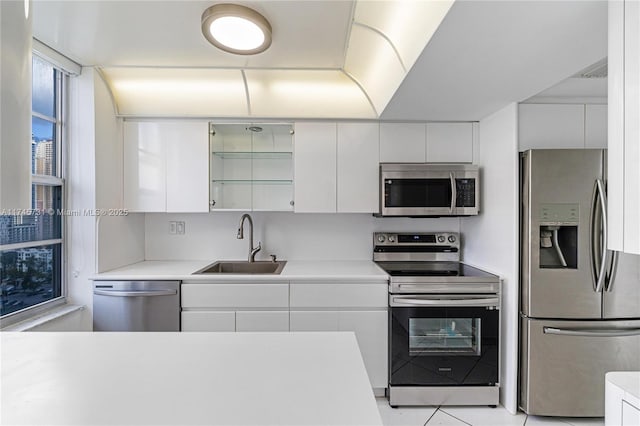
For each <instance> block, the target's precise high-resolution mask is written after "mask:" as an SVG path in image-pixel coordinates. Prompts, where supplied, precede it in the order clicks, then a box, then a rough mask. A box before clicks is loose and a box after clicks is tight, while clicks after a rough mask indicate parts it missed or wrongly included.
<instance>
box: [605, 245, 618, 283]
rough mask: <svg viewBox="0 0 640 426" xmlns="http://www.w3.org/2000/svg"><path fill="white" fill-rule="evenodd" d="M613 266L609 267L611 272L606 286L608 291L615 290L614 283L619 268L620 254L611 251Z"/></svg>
mask: <svg viewBox="0 0 640 426" xmlns="http://www.w3.org/2000/svg"><path fill="white" fill-rule="evenodd" d="M611 253H612V255H611V265H610V266H609V272H608V273H607V282H606V284H605V288H604V289H605V290H606V291H612V290H613V282H614V281H615V279H616V269H617V268H618V252H617V251H613V250H612V251H611Z"/></svg>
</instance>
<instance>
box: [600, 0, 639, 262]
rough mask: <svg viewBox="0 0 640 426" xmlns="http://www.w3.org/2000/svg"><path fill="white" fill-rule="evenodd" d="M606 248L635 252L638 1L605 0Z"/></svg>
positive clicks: (637, 147)
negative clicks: (606, 73)
mask: <svg viewBox="0 0 640 426" xmlns="http://www.w3.org/2000/svg"><path fill="white" fill-rule="evenodd" d="M608 64H609V65H608V67H609V77H608V93H609V102H608V108H609V114H608V124H609V126H608V136H609V138H608V148H609V150H608V162H609V167H608V185H607V186H608V205H609V216H608V223H609V238H608V244H607V245H608V247H609V248H610V249H612V250H619V251H624V252H625V253H630V254H640V191H639V190H638V188H640V168H638V164H639V163H640V2H637V1H633V0H631V1H629V0H627V1H610V2H609V60H608Z"/></svg>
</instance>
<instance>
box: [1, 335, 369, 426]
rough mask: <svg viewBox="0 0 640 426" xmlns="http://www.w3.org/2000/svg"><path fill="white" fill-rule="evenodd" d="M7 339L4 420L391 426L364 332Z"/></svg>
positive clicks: (4, 346) (3, 372)
mask: <svg viewBox="0 0 640 426" xmlns="http://www.w3.org/2000/svg"><path fill="white" fill-rule="evenodd" d="M0 339H1V340H0V341H1V343H2V346H1V354H2V365H1V375H0V378H1V390H2V399H1V402H2V404H1V407H2V410H1V414H0V423H2V424H11V425H26V424H28V425H61V424H64V425H94V424H109V425H123V424H127V425H141V424H147V425H149V424H153V425H195V424H198V425H381V424H382V421H381V419H380V415H379V413H378V409H377V406H376V402H375V398H374V396H373V392H372V390H371V385H370V384H369V379H368V377H367V373H366V371H365V367H364V364H363V362H362V357H361V356H360V351H359V350H358V346H357V343H356V339H355V336H354V334H353V333H337V332H336V333H318V332H315V333H122V332H121V333H1V334H0Z"/></svg>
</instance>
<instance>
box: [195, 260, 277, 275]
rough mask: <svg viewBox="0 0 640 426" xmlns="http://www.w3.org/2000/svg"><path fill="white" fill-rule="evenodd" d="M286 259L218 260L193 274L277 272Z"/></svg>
mask: <svg viewBox="0 0 640 426" xmlns="http://www.w3.org/2000/svg"><path fill="white" fill-rule="evenodd" d="M286 263H287V261H286V260H278V261H275V262H271V261H256V262H247V261H241V260H232V261H218V262H216V263H213V264H211V265H208V266H205V267H204V268H202V269H200V270H199V271H196V272H194V274H279V273H280V272H282V269H284V265H285V264H286Z"/></svg>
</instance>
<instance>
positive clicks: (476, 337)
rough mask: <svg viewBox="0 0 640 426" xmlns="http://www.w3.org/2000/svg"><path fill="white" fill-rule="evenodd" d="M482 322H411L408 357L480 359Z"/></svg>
mask: <svg viewBox="0 0 640 426" xmlns="http://www.w3.org/2000/svg"><path fill="white" fill-rule="evenodd" d="M481 329H482V327H481V326H480V318H409V355H410V356H432V355H454V356H455V355H480V351H481V347H480V342H481V339H480V337H481V336H480V330H481Z"/></svg>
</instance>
